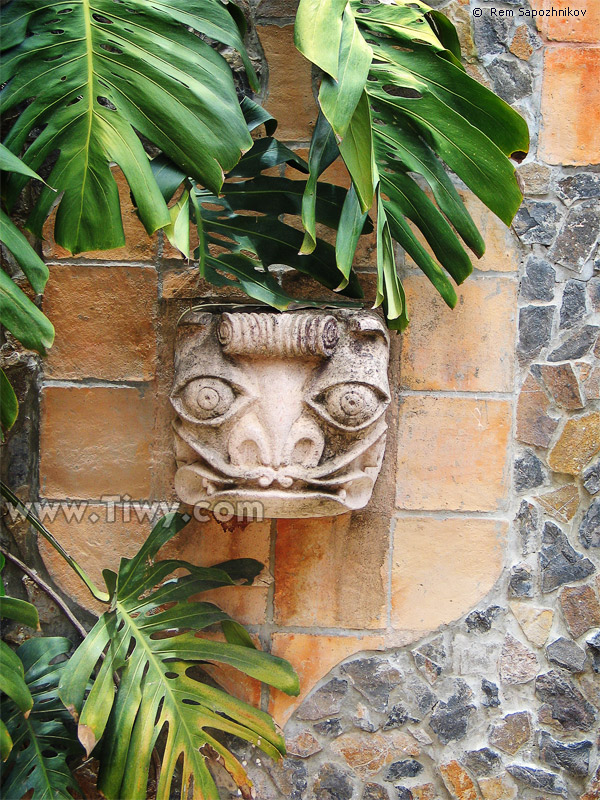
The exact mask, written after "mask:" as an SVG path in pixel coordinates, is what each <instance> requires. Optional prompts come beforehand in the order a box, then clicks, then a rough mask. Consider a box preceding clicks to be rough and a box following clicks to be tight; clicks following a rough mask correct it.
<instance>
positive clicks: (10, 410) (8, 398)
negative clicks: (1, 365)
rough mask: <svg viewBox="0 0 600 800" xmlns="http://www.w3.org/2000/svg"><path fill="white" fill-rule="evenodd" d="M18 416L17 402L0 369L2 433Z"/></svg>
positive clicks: (4, 374) (0, 422) (10, 426)
mask: <svg viewBox="0 0 600 800" xmlns="http://www.w3.org/2000/svg"><path fill="white" fill-rule="evenodd" d="M18 415H19V401H18V400H17V395H16V394H15V390H14V389H13V387H12V386H11V385H10V381H9V380H8V378H7V377H6V373H5V372H4V370H3V369H0V425H1V426H2V430H3V431H8V430H10V429H11V428H12V426H13V425H14V424H15V422H16V420H17V416H18Z"/></svg>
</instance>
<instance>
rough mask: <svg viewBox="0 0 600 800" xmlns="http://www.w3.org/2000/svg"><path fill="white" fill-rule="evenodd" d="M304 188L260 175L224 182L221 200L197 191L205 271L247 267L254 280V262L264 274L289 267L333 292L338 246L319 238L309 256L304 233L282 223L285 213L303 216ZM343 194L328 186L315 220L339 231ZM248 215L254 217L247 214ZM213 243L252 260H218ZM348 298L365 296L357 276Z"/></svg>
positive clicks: (353, 277)
mask: <svg viewBox="0 0 600 800" xmlns="http://www.w3.org/2000/svg"><path fill="white" fill-rule="evenodd" d="M305 186H306V184H305V182H304V181H293V180H289V179H288V178H271V177H267V176H260V177H259V178H256V179H254V180H252V181H247V182H234V183H231V184H226V185H225V186H224V187H223V195H222V196H221V197H217V196H216V195H211V194H208V193H207V192H205V191H198V190H196V196H197V200H198V202H199V204H200V207H201V214H202V222H203V230H204V235H205V242H206V244H205V247H206V269H207V270H208V267H212V268H213V269H218V268H219V267H218V262H222V263H223V270H224V272H225V273H227V272H231V268H232V267H238V268H239V267H242V268H244V266H245V268H246V271H247V277H250V275H249V273H248V270H249V269H250V267H251V264H252V261H253V262H255V265H259V266H260V267H261V268H262V269H263V270H264V273H265V274H266V273H267V270H268V268H269V267H270V266H271V265H273V264H285V265H286V266H288V267H293V268H294V269H297V270H298V271H299V272H303V273H305V274H307V275H310V276H311V277H313V278H314V279H315V280H317V281H319V282H320V283H322V284H323V285H324V286H327V287H328V288H329V289H335V288H336V287H337V286H338V285H339V282H340V280H339V272H338V269H337V265H336V260H335V249H334V247H333V246H332V245H330V244H328V243H327V242H325V241H324V240H321V239H319V240H317V242H316V246H315V249H314V250H313V252H312V253H311V254H310V255H300V254H299V250H300V248H301V246H302V241H303V235H302V232H301V231H299V230H298V229H297V228H295V227H293V226H292V225H291V224H288V223H287V222H284V221H281V219H280V216H281V214H284V213H286V214H293V215H296V214H297V215H299V214H300V208H301V206H302V203H303V199H302V198H303V195H304V194H305ZM344 194H345V193H344V190H343V189H341V188H340V187H334V186H331V185H327V184H326V185H324V186H323V187H322V189H320V190H319V192H318V193H317V198H316V200H315V206H316V207H315V215H316V216H315V218H316V221H317V222H321V221H322V222H323V223H324V224H327V225H331V226H333V227H335V226H336V225H337V221H338V220H339V213H340V211H341V206H342V203H343V197H344ZM248 211H250V212H254V213H252V214H248V213H245V212H248ZM256 212H258V215H257V214H256ZM210 245H214V246H218V247H220V248H226V249H227V250H229V251H230V253H232V254H241V255H244V256H246V258H247V259H250V261H248V260H244V261H242V260H240V259H235V260H234V259H231V258H227V259H225V258H224V256H223V255H219V256H218V257H217V258H215V257H213V256H212V255H211V253H210V247H209V246H210ZM242 265H243V266H242ZM255 274H256V275H258V273H255ZM206 275H207V276H208V271H207V272H206ZM265 288H267V289H268V291H269V292H274V291H275V287H274V286H273V284H270V285H269V286H267V285H266V282H265ZM280 291H281V290H280ZM344 294H345V295H347V296H349V297H361V296H362V290H361V288H360V284H359V283H358V279H357V278H356V275H355V274H354V273H352V274H351V276H350V281H349V284H348V286H347V287H346V289H345V290H344ZM252 296H255V295H252ZM266 302H270V301H268V300H267V301H266ZM289 302H291V298H289V297H288V298H287V299H286V305H287V304H288V303H289ZM297 302H304V301H297ZM273 305H275V304H274V303H273ZM275 307H280V305H279V304H278V305H276V306H275Z"/></svg>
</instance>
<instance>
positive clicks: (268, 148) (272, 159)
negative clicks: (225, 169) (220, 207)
mask: <svg viewBox="0 0 600 800" xmlns="http://www.w3.org/2000/svg"><path fill="white" fill-rule="evenodd" d="M281 164H289V165H290V166H291V167H294V169H297V170H298V171H299V172H308V164H307V163H306V161H305V160H304V159H303V158H300V156H299V155H297V154H296V153H295V152H294V151H293V150H290V148H289V147H286V145H284V144H282V143H281V142H279V141H278V140H277V139H273V138H271V137H270V136H265V138H264V139H257V140H256V142H254V144H253V146H252V149H251V150H249V151H248V152H247V153H245V154H244V155H243V156H242V159H241V161H240V162H239V164H238V165H237V166H236V167H234V168H233V169H232V170H231V172H229V173H228V175H227V177H228V178H255V177H256V176H257V175H259V174H260V173H261V172H262V171H263V170H265V169H271V168H272V167H277V166H279V165H281Z"/></svg>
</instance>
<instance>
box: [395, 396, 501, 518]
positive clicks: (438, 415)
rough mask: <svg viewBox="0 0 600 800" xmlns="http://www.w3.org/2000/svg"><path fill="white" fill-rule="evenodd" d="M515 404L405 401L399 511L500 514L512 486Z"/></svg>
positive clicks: (426, 399) (466, 400)
mask: <svg viewBox="0 0 600 800" xmlns="http://www.w3.org/2000/svg"><path fill="white" fill-rule="evenodd" d="M510 416H511V408H510V404H509V403H508V402H506V401H503V400H476V399H473V400H472V399H470V398H458V397H417V396H409V397H405V398H404V401H403V403H402V405H401V407H400V428H399V436H398V443H399V454H398V472H397V475H398V477H397V480H398V489H397V496H396V503H397V506H398V507H399V508H406V509H417V510H421V509H422V510H426V509H427V510H429V509H431V510H450V509H451V510H456V511H460V510H469V511H495V510H499V509H500V508H502V507H503V505H504V502H505V497H506V492H507V484H508V464H507V447H508V438H509V432H510V425H511V421H510Z"/></svg>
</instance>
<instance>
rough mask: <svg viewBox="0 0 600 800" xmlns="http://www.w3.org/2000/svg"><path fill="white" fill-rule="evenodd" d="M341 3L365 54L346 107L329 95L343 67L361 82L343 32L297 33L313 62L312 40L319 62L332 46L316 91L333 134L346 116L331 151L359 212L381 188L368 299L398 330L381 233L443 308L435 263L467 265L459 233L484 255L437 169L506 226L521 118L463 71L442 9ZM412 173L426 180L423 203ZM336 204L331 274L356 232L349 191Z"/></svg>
mask: <svg viewBox="0 0 600 800" xmlns="http://www.w3.org/2000/svg"><path fill="white" fill-rule="evenodd" d="M349 9H350V11H351V13H352V16H353V18H354V26H355V27H356V28H357V29H358V30H359V31H360V33H361V36H362V37H363V39H364V42H365V44H366V45H367V46H368V47H369V48H370V49H371V51H372V53H373V54H374V56H375V57H374V58H373V60H372V62H371V64H370V68H369V73H368V78H367V80H366V82H365V83H364V94H363V96H362V99H361V101H360V102H359V104H358V105H357V107H356V109H355V110H354V112H352V109H351V103H350V102H348V103H347V104H346V105H344V103H342V102H338V103H337V104H336V102H335V101H336V100H339V97H341V96H342V94H343V92H342V86H343V83H344V80H343V79H342V77H344V78H346V80H348V81H352V84H351V85H352V87H353V90H354V89H356V88H357V87H358V86H359V85H360V83H361V81H362V70H363V68H364V67H363V65H362V62H360V61H359V59H358V52H357V54H356V60H355V62H354V63H353V65H352V66H350V62H351V57H350V53H351V52H352V50H351V48H350V46H348V45H347V42H348V41H349V33H347V34H346V36H345V37H342V40H341V47H336V45H335V43H333V42H331V41H329V40H328V39H327V38H326V37H324V38H323V37H320V35H319V33H318V31H310V30H309V29H308V28H307V29H306V30H305V37H306V36H309V35H310V36H312V38H313V41H312V49H311V48H309V47H308V46H307V45H306V43H305V46H304V51H303V52H305V54H307V55H308V57H310V58H311V60H312V61H313V62H314V63H318V62H317V60H316V59H315V58H314V57H313V55H312V53H313V52H314V48H315V47H317V46H319V47H320V48H321V49H323V48H325V47H329V48H330V52H329V53H328V54H323V53H321V60H322V59H324V58H325V59H328V58H329V59H331V58H333V56H334V53H337V55H338V56H339V63H340V68H339V71H340V76H341V77H340V81H339V84H338V83H336V82H335V81H334V80H332V78H331V77H329V76H327V75H326V76H325V77H324V78H323V82H322V85H321V91H320V94H319V99H320V102H321V106H322V110H323V112H324V113H325V114H326V116H328V118H329V119H330V121H332V124H333V125H334V128H335V129H336V132H337V131H343V130H344V129H345V126H346V125H349V127H348V128H347V133H346V134H345V136H344V138H343V139H342V142H341V144H340V152H341V154H342V157H343V159H344V161H345V163H346V166H347V168H348V171H349V172H350V175H351V177H352V181H353V185H354V189H355V191H356V194H357V196H358V199H359V201H360V211H361V212H362V213H364V212H365V211H367V210H368V208H369V205H370V200H371V198H372V196H373V190H374V189H375V187H377V186H378V189H379V193H380V195H381V193H383V196H381V197H380V202H379V209H380V211H381V209H382V208H383V210H384V212H385V219H384V220H383V221H382V223H381V225H380V227H379V230H378V234H379V235H378V246H379V248H384V252H380V253H378V267H379V292H378V298H377V300H378V303H379V304H383V305H384V307H385V308H386V314H387V316H388V324H390V327H397V328H398V329H400V328H402V327H403V326H404V325H405V323H406V317H405V314H406V312H405V307H404V301H403V298H402V287H401V285H400V283H399V281H397V278H394V277H393V275H395V268H394V269H392V266H393V251H392V250H391V244H390V239H389V237H391V239H394V240H396V241H397V242H398V244H400V245H401V246H402V247H403V248H405V249H406V251H407V252H408V253H409V255H410V256H411V257H412V258H413V259H414V260H415V262H416V263H417V264H418V266H419V267H420V268H421V269H422V270H423V271H424V272H425V274H426V275H427V277H428V278H429V279H430V280H431V281H432V283H433V284H434V286H435V287H436V288H437V290H438V291H439V292H440V293H441V295H442V297H443V298H444V300H445V302H446V303H447V304H448V305H450V306H453V305H454V304H455V303H456V292H455V290H454V288H453V286H452V283H451V282H450V280H449V278H448V277H447V276H446V274H445V273H444V269H445V270H446V271H447V272H448V273H449V275H450V277H451V278H452V279H453V280H454V281H455V282H456V283H460V282H461V281H463V280H464V279H465V278H466V277H467V276H468V275H469V274H470V272H471V270H472V265H471V262H470V259H469V257H468V255H467V253H466V252H465V250H464V249H463V246H462V244H461V242H460V241H459V238H458V237H460V238H461V239H462V240H463V242H464V243H465V244H466V245H467V246H468V247H469V248H471V249H472V250H473V252H474V253H475V254H476V255H477V256H481V255H482V254H483V252H484V249H485V246H484V243H483V240H482V238H481V235H480V234H479V232H478V231H477V228H476V226H475V224H474V223H473V220H472V219H471V217H470V216H469V214H468V212H467V210H466V208H465V206H464V203H463V202H462V200H461V198H460V197H459V195H458V193H457V191H456V189H455V187H454V186H453V184H452V181H451V179H450V178H449V176H448V175H447V173H446V167H447V168H449V169H450V170H452V171H453V172H454V173H455V174H456V175H457V176H458V178H460V179H461V180H462V181H463V182H464V183H465V184H466V185H467V186H468V187H469V188H470V189H471V191H472V192H473V193H474V194H475V195H476V196H477V197H479V199H480V200H482V201H483V202H484V203H485V205H486V206H487V207H488V208H489V209H490V210H491V211H493V212H494V213H495V214H496V215H497V216H498V217H499V218H500V219H501V220H503V221H504V222H505V223H506V224H507V225H508V224H510V222H511V221H512V218H513V217H514V214H515V213H516V211H517V209H518V207H519V205H520V203H521V200H522V196H521V193H520V190H519V188H518V185H517V182H516V177H515V170H514V167H513V165H512V164H511V163H510V161H509V160H508V158H507V156H514V157H515V158H519V157H522V156H523V154H524V153H525V152H526V151H527V149H528V146H529V135H528V131H527V125H526V123H525V121H524V120H523V119H522V118H521V117H520V116H519V115H518V114H517V113H516V112H515V111H514V110H513V109H511V108H510V106H508V105H507V104H506V103H505V102H504V101H503V100H501V99H500V98H499V97H497V96H496V95H495V94H494V93H493V92H491V91H490V90H489V89H487V88H486V87H484V86H482V85H480V84H479V83H478V82H477V81H475V80H474V79H473V78H471V77H470V76H469V75H468V74H467V73H466V71H465V70H464V68H463V67H462V65H461V63H460V60H459V59H460V47H459V42H458V35H457V33H456V30H455V28H454V26H453V25H452V23H451V22H450V21H449V20H448V19H447V17H445V16H444V15H443V14H442V13H441V12H438V11H434V10H432V9H431V8H430V7H429V6H428V5H426V4H425V3H423V2H421V0H395V2H394V3H373V4H371V3H365V2H362V1H361V0H351V2H350V4H349ZM345 13H350V12H348V10H346V12H345ZM345 30H346V29H345ZM350 30H351V29H350V25H349V23H348V27H347V31H348V32H350ZM344 40H345V42H346V44H345V43H344ZM342 64H348V65H349V66H348V76H347V77H346V76H342V73H341V65H342ZM415 175H416V176H421V177H423V178H424V179H425V180H426V181H427V183H428V185H429V189H430V190H431V192H432V194H433V201H432V200H431V199H430V197H429V196H428V195H427V193H426V192H425V191H423V187H422V186H421V185H419V183H417V181H416V180H415ZM347 203H348V205H347V207H346V208H345V213H344V214H343V215H342V217H341V220H342V221H343V223H344V237H342V236H340V235H339V234H338V251H339V252H338V264H339V267H340V271H341V272H342V273H344V271H345V270H347V269H348V265H349V264H351V261H352V257H353V252H354V250H355V248H356V244H357V241H358V239H357V237H356V236H355V235H354V236H353V235H352V234H355V233H356V230H355V227H354V222H355V221H356V220H357V219H358V217H357V214H358V210H357V209H356V207H355V203H354V200H352V199H350V197H349V198H348V200H347ZM306 219H307V224H306V225H305V227H306V230H307V234H306V236H307V239H308V240H310V236H311V232H312V228H311V227H310V225H311V220H310V217H308V216H307V218H306ZM408 220H410V221H411V222H412V223H413V224H414V225H415V226H416V227H417V229H418V230H419V232H420V233H421V234H422V236H423V237H424V238H425V240H426V241H427V243H428V244H429V246H430V247H431V248H432V250H433V253H434V256H435V258H437V260H438V261H439V264H438V263H437V261H436V260H435V258H432V256H431V255H430V253H429V252H428V251H427V250H426V249H425V248H424V247H423V245H422V244H421V242H420V241H419V239H418V238H417V237H416V236H415V233H414V232H413V230H412V229H411V227H410V225H409V224H408ZM457 234H458V235H457ZM341 285H342V286H343V285H344V284H343V282H342V284H341ZM400 309H402V310H401V311H400ZM394 321H395V322H394Z"/></svg>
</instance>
